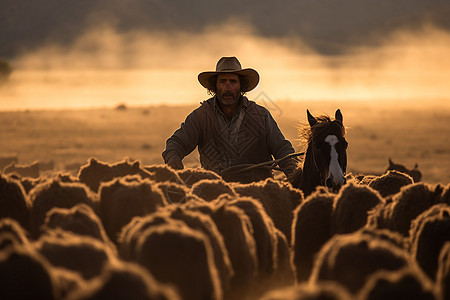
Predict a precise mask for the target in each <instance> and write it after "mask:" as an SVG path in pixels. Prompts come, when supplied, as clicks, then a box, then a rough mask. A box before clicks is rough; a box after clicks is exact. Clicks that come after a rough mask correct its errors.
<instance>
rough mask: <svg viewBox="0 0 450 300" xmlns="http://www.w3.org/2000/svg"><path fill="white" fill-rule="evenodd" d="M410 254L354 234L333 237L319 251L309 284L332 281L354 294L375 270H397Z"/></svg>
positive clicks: (370, 238) (383, 242)
mask: <svg viewBox="0 0 450 300" xmlns="http://www.w3.org/2000/svg"><path fill="white" fill-rule="evenodd" d="M408 264H409V254H408V253H407V252H406V251H405V250H403V249H400V248H398V247H396V246H395V245H394V244H392V243H390V242H387V241H385V240H379V239H374V238H373V236H368V235H364V234H361V233H360V232H355V233H352V234H346V235H336V236H334V237H333V238H332V239H331V240H330V241H328V242H327V243H326V244H325V245H324V246H323V248H322V249H321V250H320V251H319V253H318V256H317V259H316V261H315V263H314V268H313V271H312V273H311V277H310V282H311V283H317V282H318V281H320V280H332V281H337V282H338V283H339V284H342V285H343V286H344V287H346V288H347V289H348V290H349V291H350V292H352V293H356V292H358V290H359V289H360V288H361V287H362V286H363V285H364V283H365V282H366V280H367V279H368V278H369V276H370V275H371V274H373V273H374V272H375V271H377V270H381V269H386V270H398V269H400V268H403V267H405V266H408Z"/></svg>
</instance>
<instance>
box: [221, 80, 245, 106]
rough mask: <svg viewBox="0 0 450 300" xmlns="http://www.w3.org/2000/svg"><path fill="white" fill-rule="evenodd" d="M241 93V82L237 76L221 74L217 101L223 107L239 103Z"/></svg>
mask: <svg viewBox="0 0 450 300" xmlns="http://www.w3.org/2000/svg"><path fill="white" fill-rule="evenodd" d="M240 92H241V82H240V81H239V76H238V75H236V74H219V76H218V77H217V93H216V95H217V99H219V102H220V103H221V104H222V105H235V104H237V103H238V101H239V98H240Z"/></svg>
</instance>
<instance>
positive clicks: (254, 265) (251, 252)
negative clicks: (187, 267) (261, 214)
mask: <svg viewBox="0 0 450 300" xmlns="http://www.w3.org/2000/svg"><path fill="white" fill-rule="evenodd" d="M186 209H190V210H194V211H200V212H202V213H204V214H206V215H209V216H210V217H211V218H212V220H213V221H214V223H215V224H216V226H217V228H218V230H219V232H220V233H221V234H222V236H223V238H224V242H225V247H226V249H227V251H228V254H229V256H230V260H231V264H232V266H233V269H234V272H235V273H234V276H233V277H232V278H231V289H232V291H231V294H230V295H227V296H229V297H230V299H232V298H233V297H237V296H238V295H244V294H245V293H247V292H249V291H250V288H249V286H250V285H251V284H252V283H253V282H254V280H255V278H256V275H257V271H258V259H257V254H256V244H255V239H254V238H253V236H252V233H253V227H252V224H251V221H250V219H249V217H248V216H247V215H246V214H245V213H244V211H242V210H241V209H240V208H238V207H234V206H230V205H228V204H227V202H226V201H220V202H218V201H214V202H212V203H201V204H200V203H189V204H187V205H186Z"/></svg>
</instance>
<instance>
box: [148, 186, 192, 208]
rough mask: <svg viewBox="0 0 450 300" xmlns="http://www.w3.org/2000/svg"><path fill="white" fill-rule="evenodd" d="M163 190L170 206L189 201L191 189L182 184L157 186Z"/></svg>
mask: <svg viewBox="0 0 450 300" xmlns="http://www.w3.org/2000/svg"><path fill="white" fill-rule="evenodd" d="M156 186H157V187H158V188H160V189H161V191H162V193H163V194H164V197H165V198H166V200H167V203H168V204H182V203H186V201H188V199H189V197H188V195H189V191H190V189H189V188H188V187H187V186H185V185H182V184H178V183H175V182H169V181H166V182H158V183H157V184H156Z"/></svg>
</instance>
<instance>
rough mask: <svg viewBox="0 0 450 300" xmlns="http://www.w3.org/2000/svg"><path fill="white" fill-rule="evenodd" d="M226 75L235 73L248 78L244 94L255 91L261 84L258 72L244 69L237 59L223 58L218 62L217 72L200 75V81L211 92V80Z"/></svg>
mask: <svg viewBox="0 0 450 300" xmlns="http://www.w3.org/2000/svg"><path fill="white" fill-rule="evenodd" d="M224 73H233V74H237V75H241V76H244V77H246V78H247V80H248V87H247V88H246V89H245V90H244V91H243V92H248V91H251V90H253V89H254V88H255V87H256V86H257V85H258V82H259V74H258V72H256V71H255V70H253V69H250V68H246V69H242V66H241V63H240V62H239V60H238V59H237V58H236V57H222V58H221V59H219V61H218V62H217V65H216V70H215V71H206V72H202V73H200V74H198V81H199V82H200V84H201V85H202V86H203V87H205V88H207V89H209V90H211V87H210V85H209V79H210V78H211V77H213V76H215V75H218V74H224Z"/></svg>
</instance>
